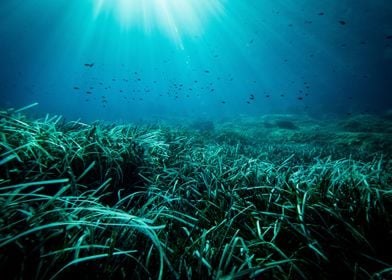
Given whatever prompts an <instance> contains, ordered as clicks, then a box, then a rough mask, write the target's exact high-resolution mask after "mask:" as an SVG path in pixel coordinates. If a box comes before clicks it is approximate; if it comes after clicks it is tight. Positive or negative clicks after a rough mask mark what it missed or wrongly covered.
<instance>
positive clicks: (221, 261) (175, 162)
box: [0, 110, 392, 279]
mask: <svg viewBox="0 0 392 280" xmlns="http://www.w3.org/2000/svg"><path fill="white" fill-rule="evenodd" d="M24 113H25V111H24V110H2V111H1V112H0V135H1V139H0V141H1V142H0V174H1V177H0V208H1V210H0V252H1V254H0V271H2V275H11V276H12V277H11V278H9V279H69V277H71V276H73V275H77V276H78V278H79V279H334V278H336V279H337V277H339V279H388V278H389V277H392V254H391V245H392V226H391V225H392V220H391V219H392V216H391V213H392V188H391V186H392V160H391V152H392V121H391V119H388V118H386V117H385V118H383V117H382V116H371V115H355V116H348V117H346V118H343V119H336V120H334V121H331V120H320V119H319V120H317V119H312V118H310V117H306V116H297V115H267V116H261V117H241V118H238V119H236V120H233V121H230V122H229V121H227V122H221V123H217V122H210V121H205V120H203V121H195V122H189V123H184V124H183V125H182V126H181V127H179V126H170V125H164V124H154V125H151V124H150V125H132V124H129V125H124V124H122V125H120V124H111V125H110V124H104V123H100V122H95V123H91V124H86V123H82V122H80V121H71V122H65V121H63V118H61V117H59V116H47V117H45V118H42V119H34V118H29V117H27V116H26V115H24ZM3 279H5V278H3Z"/></svg>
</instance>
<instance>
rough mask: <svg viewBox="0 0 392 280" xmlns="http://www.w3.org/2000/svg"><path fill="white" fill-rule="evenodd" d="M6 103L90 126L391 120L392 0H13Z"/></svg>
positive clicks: (0, 32) (0, 16)
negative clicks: (270, 118) (302, 118)
mask: <svg viewBox="0 0 392 280" xmlns="http://www.w3.org/2000/svg"><path fill="white" fill-rule="evenodd" d="M0 62H1V68H0V94H1V101H0V106H1V107H7V108H8V107H21V106H25V105H28V104H31V103H34V102H38V103H39V106H36V107H35V108H34V110H35V111H34V110H33V112H35V113H36V114H38V115H40V114H46V113H50V114H57V115H63V116H65V117H66V118H67V119H79V118H80V119H82V120H85V121H93V120H107V121H134V120H151V119H152V120H156V119H176V118H180V119H181V118H203V119H212V120H219V119H222V118H223V119H224V118H230V117H238V116H240V115H251V116H255V115H256V116H257V115H262V114H270V113H306V114H309V115H311V116H325V115H342V116H346V115H355V114H373V113H375V114H383V113H385V112H387V111H388V110H390V109H391V108H392V98H391V86H392V4H391V2H390V1H388V0H384V1H382V0H372V1H364V0H361V1H353V0H352V1H349V0H344V1H342V0H339V1H338V0H335V1H316V0H313V1H311V0H299V1H288V0H286V1H283V0H275V1H272V0H269V1H267V0H258V1H251V0H241V1H240V0H237V1H235V0H232V1H229V0H210V1H207V0H150V1H147V0H144V1H142V0H139V1H136V0H128V1H127V0H111V1H109V0H46V1H45V0H23V1H22V0H3V1H1V3H0Z"/></svg>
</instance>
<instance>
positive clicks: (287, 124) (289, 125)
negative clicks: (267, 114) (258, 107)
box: [275, 120, 298, 130]
mask: <svg viewBox="0 0 392 280" xmlns="http://www.w3.org/2000/svg"><path fill="white" fill-rule="evenodd" d="M275 124H276V126H277V127H278V128H282V129H292V130H294V129H298V126H296V125H295V124H294V123H293V122H292V121H288V120H278V121H275Z"/></svg>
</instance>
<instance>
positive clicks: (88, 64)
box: [84, 63, 94, 67]
mask: <svg viewBox="0 0 392 280" xmlns="http://www.w3.org/2000/svg"><path fill="white" fill-rule="evenodd" d="M84 66H86V67H93V66H94V63H85V64H84Z"/></svg>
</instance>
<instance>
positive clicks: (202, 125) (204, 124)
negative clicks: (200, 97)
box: [191, 120, 215, 132]
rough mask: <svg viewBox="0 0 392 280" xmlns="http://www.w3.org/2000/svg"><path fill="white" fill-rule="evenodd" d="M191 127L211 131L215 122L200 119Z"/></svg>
mask: <svg viewBox="0 0 392 280" xmlns="http://www.w3.org/2000/svg"><path fill="white" fill-rule="evenodd" d="M191 128H193V129H196V130H199V131H202V132H211V131H213V130H214V128H215V127H214V123H213V122H212V121H209V120H198V121H195V122H193V123H192V124H191Z"/></svg>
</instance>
